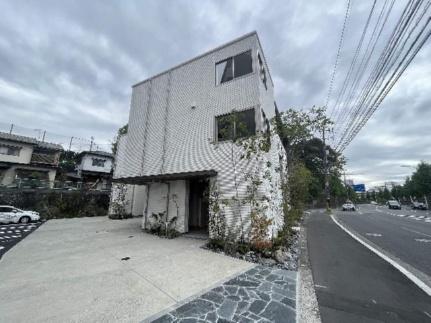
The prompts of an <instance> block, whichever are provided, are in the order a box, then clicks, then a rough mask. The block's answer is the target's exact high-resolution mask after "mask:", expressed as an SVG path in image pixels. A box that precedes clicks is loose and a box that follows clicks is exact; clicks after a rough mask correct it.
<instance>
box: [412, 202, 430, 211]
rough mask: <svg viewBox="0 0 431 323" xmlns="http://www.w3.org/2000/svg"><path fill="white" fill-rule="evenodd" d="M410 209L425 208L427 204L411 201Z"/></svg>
mask: <svg viewBox="0 0 431 323" xmlns="http://www.w3.org/2000/svg"><path fill="white" fill-rule="evenodd" d="M412 209H413V210H427V209H428V208H427V206H426V205H425V203H422V202H413V203H412Z"/></svg>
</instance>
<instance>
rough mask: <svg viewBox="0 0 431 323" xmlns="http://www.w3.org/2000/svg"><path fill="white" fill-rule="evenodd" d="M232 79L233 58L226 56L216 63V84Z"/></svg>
mask: <svg viewBox="0 0 431 323" xmlns="http://www.w3.org/2000/svg"><path fill="white" fill-rule="evenodd" d="M232 79H233V59H232V57H231V58H228V59H226V60H224V61H222V62H219V63H217V64H216V84H217V85H219V84H221V83H224V82H228V81H230V80H232Z"/></svg>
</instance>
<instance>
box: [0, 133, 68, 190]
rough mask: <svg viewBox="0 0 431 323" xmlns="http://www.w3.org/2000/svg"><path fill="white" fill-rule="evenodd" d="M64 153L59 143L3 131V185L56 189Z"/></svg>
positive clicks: (0, 142)
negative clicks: (60, 160) (61, 158)
mask: <svg viewBox="0 0 431 323" xmlns="http://www.w3.org/2000/svg"><path fill="white" fill-rule="evenodd" d="M62 150H63V147H62V146H61V145H58V144H53V143H48V142H43V141H39V140H36V139H34V138H31V137H24V136H18V135H14V134H8V133H4V132H0V185H1V186H6V187H18V186H19V187H41V186H42V187H53V186H54V180H55V176H56V174H57V169H58V162H59V158H60V153H61V151H62Z"/></svg>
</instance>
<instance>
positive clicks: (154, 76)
mask: <svg viewBox="0 0 431 323" xmlns="http://www.w3.org/2000/svg"><path fill="white" fill-rule="evenodd" d="M253 35H256V38H257V41H258V42H259V46H260V47H261V48H262V46H261V44H260V41H259V36H258V35H257V31H256V30H253V31H252V32H249V33H247V34H245V35H242V36H240V37H238V38H235V39H234V40H231V41H229V42H227V43H224V44H223V45H220V46H217V47H216V48H213V49H211V50H209V51H206V52H205V53H203V54H200V55H198V56H195V57H193V58H191V59H189V60H187V61H185V62H183V63H180V64H178V65H175V66H173V67H171V68H169V69H167V70H165V71H163V72H160V73H158V74H156V75H153V76H151V77H149V78H147V79H145V80H143V81H140V82H138V83H136V84H134V85H132V88H133V87H136V86H138V85H141V84H143V83H146V82H148V81H150V80H152V79H154V78H156V77H159V76H161V75H163V74H166V73H169V72H170V71H172V70H175V69H177V68H179V67H181V66H184V65H186V64H189V63H191V62H193V61H195V60H198V59H199V58H202V57H204V56H207V55H209V54H211V53H214V52H216V51H218V50H220V49H223V48H225V47H227V46H230V45H232V44H234V43H237V42H239V41H241V40H244V39H246V38H248V37H250V36H253ZM265 61H266V59H265ZM268 73H269V71H268ZM269 77H271V75H270V76H269ZM271 82H272V78H271ZM273 84H274V83H273Z"/></svg>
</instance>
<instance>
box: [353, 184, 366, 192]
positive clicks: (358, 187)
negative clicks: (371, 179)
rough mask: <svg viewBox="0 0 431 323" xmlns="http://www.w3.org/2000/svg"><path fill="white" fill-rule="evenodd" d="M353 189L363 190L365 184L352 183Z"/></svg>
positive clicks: (356, 190)
mask: <svg viewBox="0 0 431 323" xmlns="http://www.w3.org/2000/svg"><path fill="white" fill-rule="evenodd" d="M353 190H354V191H355V192H365V184H355V185H353Z"/></svg>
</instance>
